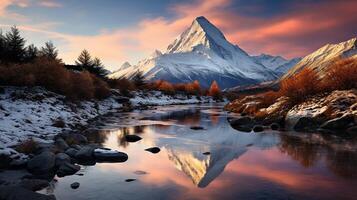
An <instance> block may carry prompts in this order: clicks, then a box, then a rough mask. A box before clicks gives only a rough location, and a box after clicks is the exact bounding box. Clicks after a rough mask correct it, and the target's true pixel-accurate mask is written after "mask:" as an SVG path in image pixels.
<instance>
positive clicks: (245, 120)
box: [229, 117, 253, 126]
mask: <svg viewBox="0 0 357 200" xmlns="http://www.w3.org/2000/svg"><path fill="white" fill-rule="evenodd" d="M229 123H230V124H231V125H232V126H240V125H247V124H251V123H253V120H252V118H250V117H240V118H237V119H232V120H230V122H229Z"/></svg>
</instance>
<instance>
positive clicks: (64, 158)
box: [56, 153, 71, 167]
mask: <svg viewBox="0 0 357 200" xmlns="http://www.w3.org/2000/svg"><path fill="white" fill-rule="evenodd" d="M70 162H71V157H69V155H67V154H65V153H58V154H56V167H60V166H61V165H63V164H64V163H70Z"/></svg>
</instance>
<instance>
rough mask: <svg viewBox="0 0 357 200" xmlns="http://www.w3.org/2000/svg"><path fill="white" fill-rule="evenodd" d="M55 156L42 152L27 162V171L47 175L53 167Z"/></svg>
mask: <svg viewBox="0 0 357 200" xmlns="http://www.w3.org/2000/svg"><path fill="white" fill-rule="evenodd" d="M55 161H56V158H55V154H53V153H52V152H49V151H44V152H42V153H41V154H39V155H37V156H35V157H33V158H32V159H30V160H29V161H28V162H27V170H28V171H29V172H31V173H33V174H39V175H40V174H48V173H50V172H52V171H53V169H54V167H55Z"/></svg>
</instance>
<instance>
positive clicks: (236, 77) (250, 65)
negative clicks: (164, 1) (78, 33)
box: [110, 17, 299, 88]
mask: <svg viewBox="0 0 357 200" xmlns="http://www.w3.org/2000/svg"><path fill="white" fill-rule="evenodd" d="M298 61H299V58H297V59H293V60H286V59H284V58H282V57H280V56H270V55H260V56H250V55H249V54H248V53H246V52H245V51H244V50H243V49H241V48H240V47H239V46H237V45H233V44H231V43H230V42H229V41H227V39H226V38H225V36H224V35H223V33H222V32H221V31H220V30H219V29H218V28H217V27H215V26H214V25H213V24H211V23H210V22H209V21H208V20H207V19H206V18H204V17H198V18H196V19H195V20H194V21H193V23H192V24H191V26H190V27H189V28H188V29H187V30H185V31H184V32H183V33H182V34H181V35H180V36H179V37H178V38H176V39H175V41H173V42H172V43H171V44H170V45H169V46H168V47H167V50H166V52H164V53H162V52H160V51H158V50H156V51H155V52H154V53H153V54H152V55H151V56H150V57H148V58H146V59H143V60H141V61H140V62H139V63H137V64H136V65H130V64H129V63H124V64H123V65H122V66H121V67H120V69H119V70H118V71H115V72H113V73H112V74H111V75H110V77H112V78H118V77H122V76H124V77H127V78H130V77H132V76H133V75H135V74H136V73H138V72H142V73H143V75H144V76H145V78H146V79H147V80H160V79H163V80H167V81H170V82H173V83H180V82H191V81H194V80H198V81H199V82H200V83H201V85H202V86H203V87H209V85H210V84H211V82H212V81H213V80H216V81H217V82H218V84H219V86H220V87H221V88H230V87H234V86H237V85H251V84H256V83H260V82H264V81H270V80H275V79H277V78H278V77H279V76H281V75H282V74H283V73H285V72H286V71H287V70H288V69H289V68H290V67H292V66H293V65H294V64H296V63H297V62H298Z"/></svg>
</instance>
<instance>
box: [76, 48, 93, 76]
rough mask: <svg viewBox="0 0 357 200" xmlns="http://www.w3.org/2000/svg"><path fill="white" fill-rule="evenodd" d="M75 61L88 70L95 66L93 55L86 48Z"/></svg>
mask: <svg viewBox="0 0 357 200" xmlns="http://www.w3.org/2000/svg"><path fill="white" fill-rule="evenodd" d="M75 63H76V65H78V66H79V67H81V68H82V69H85V70H88V69H89V68H91V67H93V61H92V56H91V55H90V54H89V52H88V51H87V50H86V49H84V50H83V51H82V52H81V54H80V55H79V56H78V58H77V60H76V61H75ZM88 71H89V70H88Z"/></svg>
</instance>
